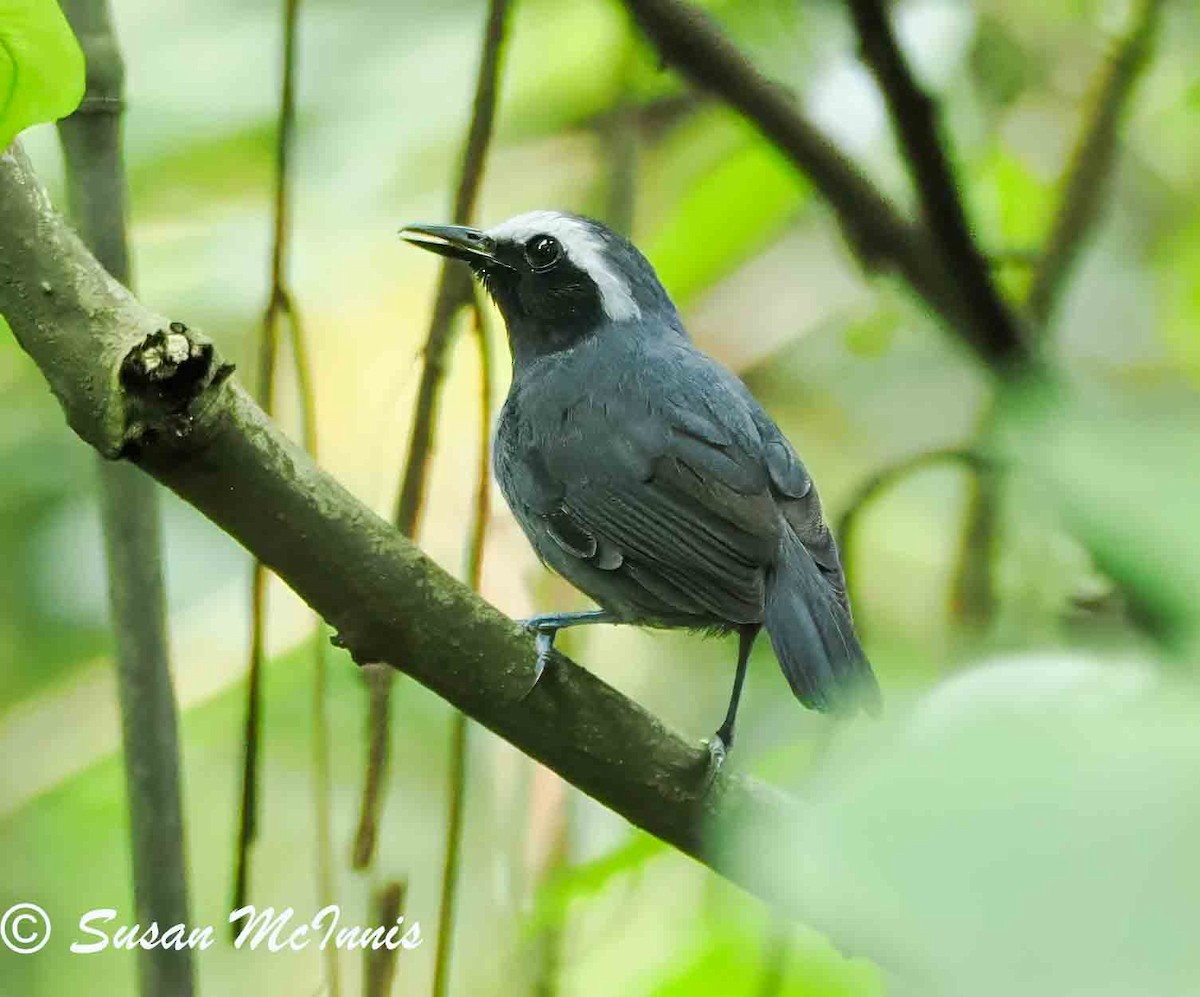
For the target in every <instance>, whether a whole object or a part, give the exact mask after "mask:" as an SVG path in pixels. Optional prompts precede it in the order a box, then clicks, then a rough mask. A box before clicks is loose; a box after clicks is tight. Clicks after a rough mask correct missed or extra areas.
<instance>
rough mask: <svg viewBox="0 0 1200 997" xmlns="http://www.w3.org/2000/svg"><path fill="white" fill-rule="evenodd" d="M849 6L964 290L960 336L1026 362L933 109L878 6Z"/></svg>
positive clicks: (998, 363)
mask: <svg viewBox="0 0 1200 997" xmlns="http://www.w3.org/2000/svg"><path fill="white" fill-rule="evenodd" d="M849 2H850V12H851V14H852V15H853V18H854V26H855V29H856V30H857V32H858V39H859V44H860V46H861V48H862V56H863V59H864V61H865V62H866V63H867V65H868V66H869V67H870V69H871V72H872V73H874V74H875V78H876V80H878V82H879V89H880V90H881V91H882V92H883V97H884V100H885V101H886V102H887V106H888V111H889V113H890V115H891V119H892V125H893V127H894V128H895V131H896V135H897V137H898V138H899V140H900V146H901V148H902V149H903V150H904V157H905V159H906V160H907V162H908V169H909V172H910V173H911V174H912V178H913V184H914V186H915V187H916V189H917V195H918V198H919V200H920V204H921V215H922V217H923V218H924V221H925V226H926V228H927V229H928V230H929V232H930V233H931V234H932V236H933V239H934V241H935V242H936V243H937V246H938V249H939V251H940V253H941V255H942V260H943V263H944V265H945V268H946V270H947V271H948V272H949V273H950V274H952V275H953V277H954V279H955V281H956V283H957V284H958V286H959V287H960V288H961V290H962V296H963V300H964V304H965V307H966V309H967V312H968V315H969V318H970V322H969V325H968V326H967V327H966V328H965V329H964V330H963V331H964V333H967V332H969V333H970V334H971V337H972V340H973V345H974V346H975V348H976V349H977V350H978V351H979V352H980V353H981V354H982V355H983V356H984V357H985V358H986V359H987V360H988V361H989V362H990V363H991V364H992V365H993V366H995V367H998V368H1000V369H1004V370H1007V369H1010V368H1013V367H1015V366H1017V365H1019V364H1021V363H1023V362H1024V361H1025V360H1026V359H1027V358H1028V347H1027V345H1026V342H1025V337H1024V335H1023V333H1022V330H1021V327H1020V324H1019V323H1018V321H1017V319H1016V317H1015V315H1014V314H1013V312H1012V311H1011V310H1010V309H1009V308H1008V306H1007V305H1006V304H1005V303H1004V301H1003V300H1002V299H1001V297H1000V294H999V292H998V290H997V289H996V285H995V284H994V283H993V281H992V276H991V272H990V270H989V267H988V263H987V260H986V259H985V258H984V255H983V253H982V252H981V251H980V249H979V247H978V246H977V245H976V242H975V239H974V237H973V236H972V234H971V226H970V222H969V221H968V219H967V213H966V209H965V207H964V206H963V202H962V199H961V198H960V197H959V193H958V184H957V182H956V180H955V177H954V171H953V169H952V168H951V166H950V162H949V158H948V156H947V153H946V143H945V139H944V138H943V136H942V135H941V134H940V133H939V128H938V114H937V106H936V105H935V104H934V102H933V100H932V98H930V96H929V95H928V94H927V93H925V91H924V90H922V89H921V87H920V86H919V85H918V84H917V81H916V79H914V77H913V75H912V71H911V70H910V69H909V66H908V63H907V61H906V60H905V58H904V54H903V53H902V52H901V51H900V45H899V43H898V42H897V40H896V35H895V32H894V31H893V30H892V24H891V20H890V19H889V17H888V13H887V10H886V9H885V6H884V2H883V0H849Z"/></svg>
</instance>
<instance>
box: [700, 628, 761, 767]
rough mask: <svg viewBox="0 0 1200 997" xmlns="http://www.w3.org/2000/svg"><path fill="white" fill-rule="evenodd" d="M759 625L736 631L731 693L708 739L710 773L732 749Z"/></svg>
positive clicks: (719, 765)
mask: <svg viewBox="0 0 1200 997" xmlns="http://www.w3.org/2000/svg"><path fill="white" fill-rule="evenodd" d="M758 630H759V624H753V625H751V626H744V627H741V628H740V629H739V630H738V660H737V672H736V673H735V674H734V676H733V693H732V694H731V695H730V697H729V708H728V709H727V710H726V711H725V720H724V721H723V722H722V724H721V726H720V727H719V728H718V729H717V732H716V733H715V734H714V735H713V736H712V737H711V738H709V739H708V741H707V744H708V751H709V754H710V755H712V767H711V772H712V774H713V775H715V774H716V771H717V769H719V768H720V767H721V764H722V763H723V762H724V761H725V756H726V755H728V754H729V752H730V750H731V749H732V748H733V724H734V721H735V720H737V710H738V703H739V702H740V701H741V698H742V685H743V683H745V681H746V666H747V665H748V664H749V662H750V649H751V648H752V647H754V638H755V637H757V636H758Z"/></svg>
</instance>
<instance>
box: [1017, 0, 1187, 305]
mask: <svg viewBox="0 0 1200 997" xmlns="http://www.w3.org/2000/svg"><path fill="white" fill-rule="evenodd" d="M1162 7H1163V0H1142V2H1141V4H1140V6H1139V8H1138V10H1137V12H1136V14H1135V15H1134V20H1133V27H1132V28H1131V29H1130V31H1129V33H1128V34H1127V35H1126V36H1125V39H1124V40H1123V41H1122V42H1121V44H1120V46H1119V47H1118V48H1117V49H1116V51H1115V52H1114V53H1113V55H1112V57H1111V58H1110V59H1108V60H1107V62H1106V64H1105V68H1104V71H1103V74H1102V76H1101V78H1100V81H1099V83H1098V85H1097V86H1096V88H1095V97H1094V98H1093V103H1092V109H1093V110H1092V117H1091V119H1090V121H1089V122H1088V124H1087V125H1086V127H1085V128H1084V130H1083V132H1082V134H1081V135H1080V136H1079V140H1078V142H1077V143H1076V146H1075V150H1074V152H1073V153H1072V155H1071V162H1070V165H1069V166H1068V168H1067V172H1066V176H1065V177H1064V178H1063V182H1062V201H1061V204H1060V206H1059V209H1058V211H1057V213H1056V215H1055V218H1054V227H1053V229H1052V230H1051V232H1050V236H1049V238H1048V239H1047V242H1046V250H1045V252H1044V253H1043V254H1042V256H1041V263H1040V265H1039V266H1038V268H1037V270H1036V271H1035V273H1034V280H1033V286H1032V287H1031V288H1030V291H1029V305H1028V307H1029V315H1030V318H1031V320H1032V322H1033V325H1034V327H1035V328H1037V329H1044V328H1045V326H1047V325H1048V324H1049V323H1050V321H1051V319H1052V318H1053V317H1054V309H1055V306H1056V305H1057V303H1058V300H1059V298H1060V297H1061V296H1062V291H1063V289H1064V288H1065V287H1066V284H1067V280H1068V278H1069V277H1070V274H1071V270H1072V269H1073V268H1074V265H1075V261H1076V260H1077V259H1078V258H1079V253H1080V250H1081V249H1082V248H1083V246H1084V244H1085V243H1086V242H1087V238H1088V236H1089V234H1090V233H1091V231H1092V229H1093V228H1094V227H1095V224H1096V222H1097V221H1098V220H1099V217H1100V210H1101V206H1102V203H1103V200H1104V195H1105V192H1106V190H1107V188H1108V181H1109V178H1110V177H1111V175H1112V169H1113V162H1114V160H1115V158H1116V150H1117V136H1118V133H1119V132H1120V127H1121V119H1122V117H1123V116H1124V113H1125V110H1126V108H1127V107H1128V106H1129V100H1130V98H1131V97H1132V95H1133V90H1134V87H1135V85H1136V84H1137V81H1138V80H1139V79H1140V78H1141V74H1142V70H1143V69H1144V68H1145V67H1146V65H1147V63H1149V61H1150V56H1151V54H1152V52H1153V48H1154V38H1155V34H1156V32H1157V28H1158V21H1159V16H1160V15H1161V13H1162Z"/></svg>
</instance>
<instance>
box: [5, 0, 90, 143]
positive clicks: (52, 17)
mask: <svg viewBox="0 0 1200 997" xmlns="http://www.w3.org/2000/svg"><path fill="white" fill-rule="evenodd" d="M83 88H84V64H83V52H81V51H80V49H79V43H78V42H77V41H76V40H75V35H74V34H73V33H72V32H71V28H70V25H68V24H67V19H66V18H65V17H63V13H62V11H61V10H60V9H59V6H58V4H57V3H55V0H0V149H7V148H8V146H9V143H11V142H12V140H13V139H14V138H16V136H17V133H18V132H20V131H21V130H23V129H25V128H28V127H29V126H30V125H36V124H38V123H40V122H42V121H53V120H55V119H56V118H61V117H65V116H66V115H68V114H70V113H71V112H72V111H73V110H75V108H76V107H77V106H78V104H79V101H80V99H81V98H82V97H83Z"/></svg>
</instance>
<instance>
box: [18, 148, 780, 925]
mask: <svg viewBox="0 0 1200 997" xmlns="http://www.w3.org/2000/svg"><path fill="white" fill-rule="evenodd" d="M0 314H3V315H4V316H5V318H6V319H7V320H8V323H9V325H10V326H11V328H12V330H13V333H14V335H15V336H16V338H17V341H18V342H19V343H20V345H21V346H22V347H23V348H24V349H25V350H26V351H27V352H28V353H29V354H30V356H31V357H32V358H33V360H34V361H35V362H36V363H37V365H38V367H39V368H40V369H41V370H42V372H43V374H44V375H45V376H46V377H47V379H48V380H49V382H50V384H51V386H52V388H53V389H54V391H55V394H56V395H57V397H58V398H59V400H60V402H61V403H62V405H63V408H64V410H65V411H66V413H67V418H68V421H69V422H70V425H71V426H72V428H73V429H74V430H75V431H76V432H77V433H78V434H79V435H80V436H82V437H83V438H84V439H85V440H86V441H87V442H88V443H90V444H91V445H93V446H94V447H96V448H97V449H98V450H100V451H101V452H102V453H104V454H107V455H110V456H118V455H125V456H127V457H129V458H131V459H133V460H134V461H135V462H136V463H137V464H138V465H139V466H140V467H142V468H143V469H144V470H147V471H148V472H149V473H151V474H152V475H153V476H154V477H156V478H157V479H158V480H159V481H161V482H162V483H163V484H165V485H167V486H168V487H170V488H172V489H173V490H174V491H175V492H176V493H178V494H179V495H180V496H181V497H182V498H183V499H185V500H186V501H188V502H190V503H191V504H192V505H194V506H196V508H198V509H199V510H200V511H202V512H203V513H204V514H205V515H207V516H208V517H209V518H210V519H211V520H213V522H215V523H216V524H217V525H218V526H220V527H221V528H222V529H223V530H225V531H226V532H227V533H229V534H230V535H231V536H233V537H234V538H235V539H237V540H238V541H239V542H240V543H242V544H243V545H244V546H245V547H246V548H247V549H248V550H250V551H251V552H252V553H253V554H255V556H257V557H260V558H261V559H262V560H263V561H264V562H265V563H266V564H268V565H269V566H270V567H271V569H272V570H273V571H274V572H275V573H276V574H278V575H279V577H280V578H282V579H283V580H284V581H285V582H287V583H288V584H289V585H290V586H291V587H292V588H293V589H294V590H295V591H296V593H297V594H298V595H299V596H300V597H301V598H302V599H304V600H305V601H306V602H307V603H308V604H309V605H310V606H311V607H312V608H313V609H314V610H315V611H316V612H318V613H320V614H321V615H322V616H323V617H324V618H325V619H326V620H327V621H328V622H329V624H330V625H331V626H333V627H334V628H335V629H336V630H337V632H338V634H339V635H340V640H341V642H342V643H343V644H344V645H345V646H347V647H348V648H350V650H351V651H352V652H353V654H354V655H355V658H356V659H357V660H360V661H382V662H387V663H388V664H391V665H394V666H395V667H397V668H398V669H401V670H403V671H404V672H405V674H407V675H410V676H411V677H412V678H414V679H416V680H417V681H418V682H420V683H421V684H423V685H425V686H426V687H427V688H429V689H430V690H432V691H433V692H435V693H436V694H438V695H440V696H442V697H443V698H445V699H446V700H448V701H449V702H450V703H452V704H453V705H454V706H456V707H457V708H458V709H460V710H462V711H463V712H464V713H466V714H467V715H468V716H470V717H472V718H473V719H475V720H477V721H479V722H480V723H481V724H483V725H485V726H486V727H488V728H490V729H491V730H492V731H494V732H495V733H496V734H498V735H499V736H500V737H503V738H504V739H506V740H508V741H509V742H511V743H512V744H514V745H515V746H516V747H518V748H519V749H520V750H522V751H524V752H525V753H526V754H528V755H530V756H532V757H534V758H536V759H538V760H539V761H541V762H543V763H544V764H545V765H547V766H549V767H550V768H552V769H554V770H555V771H556V772H558V774H559V775H561V776H562V777H563V778H564V779H566V780H567V781H569V782H571V783H572V784H574V785H575V786H577V787H579V788H580V789H581V790H583V791H584V792H585V793H588V794H589V795H591V796H593V797H594V798H595V799H597V800H598V801H599V802H601V803H602V804H604V805H606V806H608V807H610V808H611V809H613V810H614V811H616V812H617V813H619V814H621V815H623V816H624V817H626V818H627V819H628V820H630V821H631V822H632V823H634V824H636V825H637V826H639V827H642V828H644V829H645V830H647V831H648V832H650V833H651V834H654V835H656V836H657V837H659V838H661V839H662V840H664V841H666V842H668V843H670V844H672V845H674V846H675V847H676V848H678V849H680V850H682V851H684V852H686V853H687V854H689V855H692V856H694V857H695V858H697V859H698V860H699V861H701V862H703V863H704V864H706V865H707V866H709V867H710V868H712V869H713V870H714V871H716V872H718V873H720V874H721V875H724V876H726V877H728V878H730V879H731V880H733V881H735V882H738V883H740V884H741V885H742V886H744V887H745V888H746V889H748V890H750V891H751V892H753V893H756V894H757V895H759V896H761V897H764V898H766V899H768V900H772V901H779V902H787V903H789V904H792V905H794V904H795V903H796V898H791V899H790V900H786V901H785V898H784V897H782V896H781V895H780V894H781V892H782V891H783V890H784V884H783V881H782V880H783V877H780V876H779V875H778V874H777V871H776V870H775V868H774V866H773V863H772V862H770V861H766V860H765V859H764V858H763V857H762V856H761V855H760V854H757V853H759V852H760V851H761V849H760V848H759V847H757V846H761V845H763V844H765V843H766V842H768V841H774V840H777V839H775V838H774V837H773V836H774V835H775V834H782V835H783V837H782V838H780V839H778V840H787V838H788V835H787V829H788V828H789V827H795V826H796V825H795V824H794V823H793V822H794V821H798V820H799V819H801V816H802V815H801V814H799V813H798V806H797V804H796V803H795V801H793V800H791V799H790V798H789V797H787V796H786V795H784V794H782V793H780V792H778V791H777V790H774V789H772V788H771V787H769V786H767V785H765V784H763V783H760V782H758V781H756V780H753V779H750V778H746V777H741V776H738V775H736V774H727V773H724V772H723V773H721V774H719V775H718V777H717V778H716V780H715V781H714V782H713V783H712V785H711V786H708V785H707V768H708V752H707V751H706V750H705V749H704V748H703V747H701V746H699V745H698V744H697V743H694V742H688V741H685V740H683V739H682V738H680V737H679V736H678V735H677V734H675V733H674V732H672V731H670V730H668V729H667V728H666V727H665V726H664V725H663V724H662V723H661V722H660V721H658V720H657V719H655V718H654V717H653V716H651V715H650V714H648V713H647V712H646V711H645V710H643V709H642V708H641V707H639V706H638V705H637V704H635V703H633V702H632V701H630V700H629V699H627V698H626V697H625V696H623V695H622V694H621V693H619V692H617V691H616V690H615V689H613V688H612V687H610V686H608V685H607V684H605V683H604V682H603V681H601V680H600V679H599V678H597V677H596V676H594V675H592V674H591V673H590V672H587V671H585V670H584V669H582V668H579V667H578V666H576V665H575V664H574V663H572V662H571V661H570V660H568V659H566V658H564V657H556V659H555V662H554V664H553V667H551V668H550V669H549V670H548V671H547V673H546V675H545V676H544V677H543V679H542V681H541V682H539V683H538V684H537V685H536V686H535V687H534V688H533V689H532V690H530V681H531V679H532V674H533V658H534V654H533V645H532V641H531V638H530V637H529V635H528V634H527V633H526V632H525V631H524V630H523V629H522V628H521V627H520V626H518V625H517V624H515V623H513V622H512V621H511V620H509V619H507V618H506V617H505V616H503V615H502V614H500V613H499V612H497V611H496V610H495V609H494V608H492V607H491V606H489V605H488V604H487V603H486V602H484V601H483V600H482V599H480V598H479V597H478V596H477V595H476V594H475V593H473V592H472V591H471V590H470V589H469V588H468V587H467V586H465V585H463V584H461V583H459V582H457V581H455V580H454V579H453V578H451V577H450V576H449V575H447V574H446V572H444V571H443V570H442V569H441V568H439V567H438V566H437V565H436V564H435V563H433V562H432V561H431V560H429V559H428V558H427V557H426V556H425V555H424V554H422V553H421V551H420V550H418V549H417V548H416V547H415V546H414V545H413V544H412V543H411V542H410V541H408V540H407V539H406V538H405V537H403V536H402V535H401V534H400V533H399V532H398V531H397V530H396V529H395V528H394V527H392V526H391V525H389V524H388V523H386V522H385V521H383V520H382V519H380V518H379V517H378V516H376V515H375V514H374V513H372V512H371V511H370V510H369V509H367V508H366V507H365V506H364V505H362V504H361V503H360V502H358V501H357V500H356V499H355V498H354V497H353V496H352V495H350V494H349V493H348V492H347V491H346V490H345V489H344V488H342V487H341V485H339V484H338V483H337V482H336V481H334V480H333V479H332V478H331V477H330V476H329V475H327V474H325V473H324V472H323V471H321V470H320V469H319V468H318V467H317V466H316V465H315V464H314V463H313V461H312V459H311V458H310V457H309V456H308V455H307V454H306V453H305V452H304V451H303V450H302V449H301V448H299V447H298V446H296V445H295V444H293V443H292V442H291V441H290V440H288V439H287V437H286V436H285V435H284V434H283V433H282V432H281V431H280V430H279V429H278V427H276V426H275V425H274V424H273V423H272V422H271V421H270V420H269V419H267V417H266V416H265V415H264V414H263V412H262V410H261V409H259V408H258V406H257V405H255V404H254V402H253V400H252V399H251V398H250V397H249V396H248V395H247V394H246V392H245V391H244V390H242V389H241V388H240V387H239V386H238V385H237V384H235V383H234V382H232V381H231V380H230V379H229V373H230V368H229V367H228V365H227V364H224V363H223V362H222V361H221V360H220V358H219V357H218V356H217V355H216V353H215V351H214V349H213V346H212V344H211V342H209V341H208V340H207V339H206V338H205V337H204V336H203V335H201V334H200V333H199V332H196V331H194V330H190V329H188V328H187V327H186V326H185V325H184V324H183V323H180V322H173V323H170V324H168V323H167V321H166V320H165V319H163V318H162V317H161V316H158V315H156V314H154V313H153V312H150V311H149V310H147V309H146V308H145V307H144V306H142V305H141V304H140V303H139V302H138V301H136V300H135V299H134V298H133V297H132V296H131V295H130V294H129V293H128V292H127V291H125V290H124V289H123V288H122V287H120V285H118V284H116V282H114V281H113V280H112V279H111V278H109V277H108V276H107V275H106V274H105V273H104V272H103V270H102V269H101V268H100V267H99V266H98V265H97V264H96V262H95V260H94V259H92V257H91V256H90V254H88V252H87V251H86V250H85V249H84V248H83V246H82V245H81V244H80V243H79V241H78V239H76V238H75V236H74V235H73V233H71V232H70V230H69V229H68V227H67V226H66V224H65V223H64V222H63V221H62V219H61V218H60V217H59V216H58V215H57V214H55V213H54V211H53V210H52V209H51V207H50V205H49V202H48V200H47V198H46V195H45V192H44V191H43V190H42V188H41V185H40V184H39V183H38V181H37V179H36V177H35V176H34V175H33V173H32V172H31V171H30V170H29V168H28V164H27V162H26V161H25V158H24V156H23V154H21V153H20V151H19V150H18V149H16V148H15V147H14V149H12V150H10V151H9V152H7V153H5V154H3V155H0ZM737 845H740V846H742V847H735V846H737ZM777 858H778V856H777ZM793 909H794V908H793Z"/></svg>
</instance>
